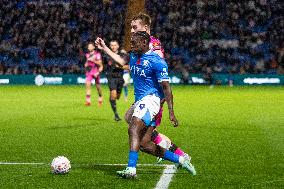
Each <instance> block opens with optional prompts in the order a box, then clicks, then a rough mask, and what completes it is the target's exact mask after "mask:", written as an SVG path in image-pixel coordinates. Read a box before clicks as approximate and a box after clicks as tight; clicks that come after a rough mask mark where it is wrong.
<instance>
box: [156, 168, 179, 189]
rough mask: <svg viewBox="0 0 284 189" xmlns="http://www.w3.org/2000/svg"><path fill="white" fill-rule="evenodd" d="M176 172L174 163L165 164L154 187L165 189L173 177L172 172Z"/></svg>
mask: <svg viewBox="0 0 284 189" xmlns="http://www.w3.org/2000/svg"><path fill="white" fill-rule="evenodd" d="M176 172H177V169H176V167H175V166H174V165H166V168H165V169H164V171H163V174H162V176H161V177H160V180H159V182H158V183H157V185H156V187H155V188H154V189H167V188H169V186H170V183H171V181H172V179H173V176H174V174H175V173H176Z"/></svg>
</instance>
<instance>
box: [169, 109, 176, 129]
mask: <svg viewBox="0 0 284 189" xmlns="http://www.w3.org/2000/svg"><path fill="white" fill-rule="evenodd" d="M170 120H171V122H172V124H173V125H174V127H177V126H178V120H177V118H176V116H175V114H174V113H173V112H171V113H170Z"/></svg>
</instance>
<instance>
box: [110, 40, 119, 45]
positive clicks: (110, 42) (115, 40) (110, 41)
mask: <svg viewBox="0 0 284 189" xmlns="http://www.w3.org/2000/svg"><path fill="white" fill-rule="evenodd" d="M111 42H117V44H118V45H119V42H118V40H116V39H112V40H111V41H110V42H109V43H111Z"/></svg>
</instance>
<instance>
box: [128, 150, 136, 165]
mask: <svg viewBox="0 0 284 189" xmlns="http://www.w3.org/2000/svg"><path fill="white" fill-rule="evenodd" d="M137 160H138V152H135V151H129V155H128V167H136V164H137Z"/></svg>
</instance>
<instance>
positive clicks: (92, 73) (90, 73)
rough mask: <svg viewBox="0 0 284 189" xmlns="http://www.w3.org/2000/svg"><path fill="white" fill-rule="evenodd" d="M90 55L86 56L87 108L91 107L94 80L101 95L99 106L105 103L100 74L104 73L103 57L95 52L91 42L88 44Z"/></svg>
mask: <svg viewBox="0 0 284 189" xmlns="http://www.w3.org/2000/svg"><path fill="white" fill-rule="evenodd" d="M88 51H89V53H87V54H86V59H87V61H86V63H85V69H86V103H85V105H86V106H90V105H91V86H92V80H93V79H95V82H96V88H97V91H98V94H99V99H98V103H99V105H101V104H102V102H103V97H102V90H101V86H100V73H101V72H102V71H103V64H102V56H101V54H100V52H98V51H96V50H95V45H94V44H93V43H92V42H91V43H89V44H88Z"/></svg>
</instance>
